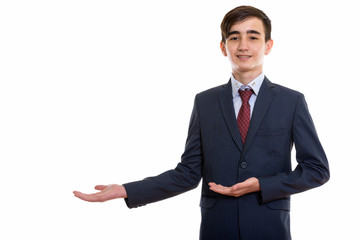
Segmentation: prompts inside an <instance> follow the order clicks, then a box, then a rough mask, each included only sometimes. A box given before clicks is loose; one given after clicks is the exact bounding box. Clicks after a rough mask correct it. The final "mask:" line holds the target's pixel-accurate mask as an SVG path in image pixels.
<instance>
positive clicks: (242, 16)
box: [221, 6, 271, 43]
mask: <svg viewBox="0 0 360 240" xmlns="http://www.w3.org/2000/svg"><path fill="white" fill-rule="evenodd" d="M252 17H255V18H258V19H260V20H261V21H262V22H263V25H264V29H265V42H267V41H268V40H270V39H271V21H270V19H269V18H268V16H266V14H265V13H264V12H263V11H261V10H260V9H257V8H254V7H251V6H240V7H236V8H234V9H233V10H231V11H230V12H228V13H227V14H226V15H225V17H224V19H223V21H222V23H221V41H223V42H224V43H225V41H226V38H227V37H228V34H229V32H230V28H231V27H232V26H233V25H234V24H235V23H238V22H242V21H244V20H247V19H249V18H252Z"/></svg>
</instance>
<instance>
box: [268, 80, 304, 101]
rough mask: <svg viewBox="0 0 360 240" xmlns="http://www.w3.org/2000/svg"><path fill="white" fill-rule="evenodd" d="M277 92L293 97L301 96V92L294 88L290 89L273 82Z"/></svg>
mask: <svg viewBox="0 0 360 240" xmlns="http://www.w3.org/2000/svg"><path fill="white" fill-rule="evenodd" d="M273 85H274V87H275V89H276V91H277V93H278V94H283V95H286V96H292V97H295V98H298V97H300V96H303V94H302V93H301V92H299V91H297V90H294V89H291V88H288V87H285V86H282V85H279V84H275V83H274V84H273Z"/></svg>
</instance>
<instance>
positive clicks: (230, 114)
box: [218, 80, 243, 151]
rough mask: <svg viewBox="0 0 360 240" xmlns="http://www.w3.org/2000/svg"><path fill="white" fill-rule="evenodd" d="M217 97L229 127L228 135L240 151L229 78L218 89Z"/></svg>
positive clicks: (239, 137)
mask: <svg viewBox="0 0 360 240" xmlns="http://www.w3.org/2000/svg"><path fill="white" fill-rule="evenodd" d="M218 98H219V103H220V107H221V111H222V114H223V117H224V119H225V122H226V125H227V127H228V129H229V132H230V135H231V137H232V138H233V140H234V142H235V144H236V146H237V147H238V148H239V150H240V151H242V149H243V143H242V140H241V136H240V132H239V128H238V126H237V122H236V117H235V116H236V115H235V111H234V103H233V96H232V87H231V80H230V81H229V82H228V83H227V84H226V85H224V87H223V88H222V89H221V90H220V91H219V94H218Z"/></svg>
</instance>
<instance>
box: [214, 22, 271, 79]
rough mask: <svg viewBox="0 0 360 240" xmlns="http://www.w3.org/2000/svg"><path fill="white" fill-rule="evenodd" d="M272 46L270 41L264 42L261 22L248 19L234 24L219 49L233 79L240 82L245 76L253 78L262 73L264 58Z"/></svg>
mask: <svg viewBox="0 0 360 240" xmlns="http://www.w3.org/2000/svg"><path fill="white" fill-rule="evenodd" d="M272 45H273V41H272V40H271V39H270V40H269V41H267V42H265V30H264V25H263V23H262V22H261V20H260V19H258V18H250V19H247V20H244V21H242V22H238V23H235V24H234V25H233V26H232V27H231V28H230V32H229V36H227V38H226V42H225V43H224V42H221V44H220V47H221V51H222V53H223V54H224V56H225V57H228V59H229V61H230V63H231V68H232V72H233V74H234V76H235V78H236V79H237V80H240V79H241V78H242V77H243V76H245V75H246V76H249V77H252V78H255V77H257V76H258V75H260V74H261V73H262V71H263V60H264V56H265V55H267V54H269V53H270V51H271V48H272ZM239 78H240V79H239Z"/></svg>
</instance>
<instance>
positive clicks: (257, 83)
mask: <svg viewBox="0 0 360 240" xmlns="http://www.w3.org/2000/svg"><path fill="white" fill-rule="evenodd" d="M264 78H265V74H264V73H261V74H260V75H259V76H257V77H256V78H255V79H254V80H252V81H251V82H249V84H247V85H244V84H242V83H241V82H239V81H238V80H236V79H235V77H234V75H233V74H231V86H232V93H233V97H235V96H237V95H239V92H238V91H239V89H240V88H241V89H244V88H245V87H246V86H249V87H251V88H252V90H253V91H254V93H255V95H256V96H257V95H258V93H259V91H260V87H261V84H262V83H263V81H264Z"/></svg>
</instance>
